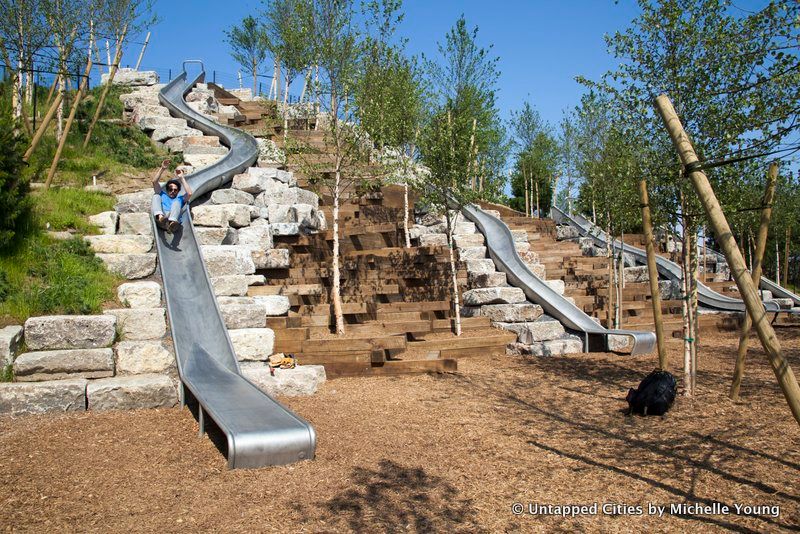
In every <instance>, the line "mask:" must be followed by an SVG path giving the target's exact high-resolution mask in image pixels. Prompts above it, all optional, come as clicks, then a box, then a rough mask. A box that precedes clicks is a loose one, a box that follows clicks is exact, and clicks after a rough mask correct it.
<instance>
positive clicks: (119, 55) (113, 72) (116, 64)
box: [83, 24, 150, 148]
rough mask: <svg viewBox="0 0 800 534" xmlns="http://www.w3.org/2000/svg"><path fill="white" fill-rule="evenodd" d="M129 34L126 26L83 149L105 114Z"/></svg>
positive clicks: (84, 140) (148, 35) (148, 34)
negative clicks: (124, 43)
mask: <svg viewBox="0 0 800 534" xmlns="http://www.w3.org/2000/svg"><path fill="white" fill-rule="evenodd" d="M127 33H128V25H127V24H126V25H125V26H124V27H123V28H122V33H121V34H120V38H119V46H117V54H116V55H115V56H114V65H112V67H111V72H109V73H108V81H107V82H106V86H105V87H103V92H102V93H100V100H99V101H98V102H97V109H95V110H94V116H93V117H92V122H90V123H89V129H88V130H87V131H86V137H84V138H83V148H87V147H88V146H89V140H90V139H91V138H92V132H93V131H94V127H95V125H96V124H97V121H98V120H100V114H101V113H102V112H103V106H104V105H105V103H106V97H107V96H108V92H109V91H110V90H111V84H112V83H113V82H114V76H115V75H116V74H117V70H118V69H119V62H120V61H121V60H122V49H123V48H122V41H124V40H125V35H126V34H127ZM147 37H148V38H149V37H150V32H148V33H147ZM145 46H147V40H145ZM142 54H144V48H143V49H142Z"/></svg>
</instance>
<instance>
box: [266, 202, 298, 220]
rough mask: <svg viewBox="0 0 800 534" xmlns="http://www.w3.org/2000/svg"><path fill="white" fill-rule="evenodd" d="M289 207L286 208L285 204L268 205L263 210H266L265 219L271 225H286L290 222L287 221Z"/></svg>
mask: <svg viewBox="0 0 800 534" xmlns="http://www.w3.org/2000/svg"><path fill="white" fill-rule="evenodd" d="M290 207H291V206H287V205H285V204H269V205H267V207H266V208H265V209H266V210H267V219H269V222H271V223H288V222H292V221H290V220H289V208H290Z"/></svg>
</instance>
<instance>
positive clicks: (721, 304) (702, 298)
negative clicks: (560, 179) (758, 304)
mask: <svg viewBox="0 0 800 534" xmlns="http://www.w3.org/2000/svg"><path fill="white" fill-rule="evenodd" d="M550 210H551V217H552V218H553V220H554V221H555V222H557V223H560V224H569V225H570V226H572V227H573V228H575V229H577V230H578V232H579V233H580V234H581V235H582V236H584V237H590V238H592V240H594V242H595V244H597V245H599V246H601V247H605V246H606V233H605V232H603V231H602V230H601V229H600V228H598V227H597V226H596V225H595V224H593V223H592V222H591V221H589V220H588V219H586V218H585V217H583V216H581V215H579V214H577V213H576V214H575V215H567V214H566V213H564V212H563V211H561V210H560V209H558V208H557V207H555V206H553V207H551V208H550ZM623 250H624V252H625V253H626V254H630V255H631V256H633V257H634V258H635V259H636V261H638V262H639V263H642V264H644V265H647V253H646V252H645V251H644V250H642V249H640V248H637V247H633V246H631V245H627V244H623ZM656 267H657V268H658V273H659V274H660V275H661V276H663V277H665V278H666V279H667V280H672V281H675V282H681V281H682V280H683V275H682V273H681V268H680V266H679V265H678V264H677V263H674V262H672V261H669V260H668V259H666V258H663V257H661V256H658V255H656ZM762 280H763V279H762ZM697 299H698V301H699V302H700V304H702V305H703V306H706V307H708V308H713V309H715V310H721V311H729V312H743V311H745V307H744V302H743V301H741V300H739V299H734V298H731V297H726V296H725V295H721V294H719V293H717V292H716V291H714V290H713V289H711V288H710V287H708V286H706V285H704V284H701V283H700V282H698V283H697ZM764 309H765V310H766V311H768V312H777V311H780V306H778V304H776V303H775V302H765V303H764Z"/></svg>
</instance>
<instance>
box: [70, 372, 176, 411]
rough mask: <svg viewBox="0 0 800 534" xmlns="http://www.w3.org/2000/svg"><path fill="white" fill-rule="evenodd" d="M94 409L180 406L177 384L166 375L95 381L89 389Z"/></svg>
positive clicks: (120, 377)
mask: <svg viewBox="0 0 800 534" xmlns="http://www.w3.org/2000/svg"><path fill="white" fill-rule="evenodd" d="M86 397H87V400H88V407H89V409H90V410H98V411H100V410H136V409H139V408H171V407H173V406H175V405H177V404H178V392H177V390H176V389H175V384H173V383H172V380H171V379H170V378H169V377H168V376H166V375H160V374H145V375H132V376H118V377H114V378H104V379H101V380H92V381H91V382H89V384H88V386H87V387H86Z"/></svg>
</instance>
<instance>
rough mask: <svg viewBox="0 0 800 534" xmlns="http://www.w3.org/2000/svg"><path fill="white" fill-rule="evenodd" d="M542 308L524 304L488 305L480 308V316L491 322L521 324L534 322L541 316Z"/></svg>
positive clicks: (536, 305)
mask: <svg viewBox="0 0 800 534" xmlns="http://www.w3.org/2000/svg"><path fill="white" fill-rule="evenodd" d="M542 313H544V312H543V311H542V307H541V306H539V305H538V304H530V303H528V302H524V303H521V304H488V305H486V306H481V315H483V316H485V317H488V318H489V319H491V320H492V321H496V322H503V323H522V322H526V321H535V320H536V319H538V318H539V317H541V316H542Z"/></svg>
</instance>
